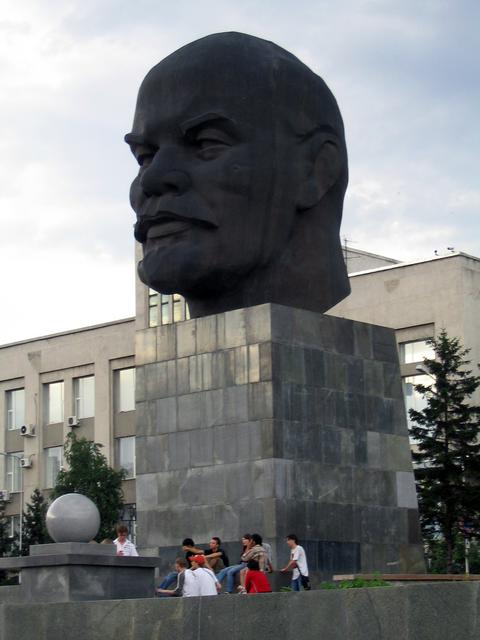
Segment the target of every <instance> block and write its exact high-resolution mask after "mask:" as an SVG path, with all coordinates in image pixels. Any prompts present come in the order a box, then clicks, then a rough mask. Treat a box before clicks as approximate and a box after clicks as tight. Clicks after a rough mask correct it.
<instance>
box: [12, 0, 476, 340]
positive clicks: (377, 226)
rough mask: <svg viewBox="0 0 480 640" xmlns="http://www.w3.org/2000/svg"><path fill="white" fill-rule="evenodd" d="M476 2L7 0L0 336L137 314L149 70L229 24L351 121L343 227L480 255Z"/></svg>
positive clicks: (429, 250)
mask: <svg viewBox="0 0 480 640" xmlns="http://www.w3.org/2000/svg"><path fill="white" fill-rule="evenodd" d="M479 24H480V3H479V2H478V0H455V1H454V0H449V1H447V0H390V1H388V0H337V1H335V2H327V1H326V0H295V1H293V0H255V1H251V0H242V1H241V2H239V1H238V0H236V1H235V2H233V1H223V2H222V1H220V0H217V1H214V0H203V1H202V2H194V1H193V0H175V2H166V1H165V0H156V1H154V0H135V1H133V0H60V1H57V0H48V2H45V1H44V0H38V1H36V0H20V1H19V0H14V1H10V0H3V2H2V4H1V9H0V72H1V79H2V90H1V93H0V122H1V123H2V133H1V135H0V150H1V153H0V163H1V170H0V221H1V231H2V233H1V235H0V273H1V279H0V283H1V284H0V286H1V300H2V306H1V310H2V313H1V314H0V343H7V342H11V341H14V340H21V339H25V338H29V337H33V336H37V335H43V334H47V333H53V332H57V331H62V330H67V329H71V328H75V327H78V326H83V325H89V324H95V323H99V322H105V321H109V320H114V319H118V318H122V317H128V316H132V315H133V314H134V260H133V249H134V247H133V239H132V224H133V213H132V212H131V211H130V209H129V204H128V188H129V183H130V181H131V179H132V178H133V176H134V175H135V172H136V169H135V164H134V160H133V158H132V157H131V155H130V153H129V151H128V149H127V147H126V145H125V144H124V143H123V142H122V137H123V134H124V133H125V132H126V131H128V130H129V127H130V125H131V120H132V115H133V109H134V104H135V97H136V91H137V89H138V85H139V83H140V82H141V80H142V78H143V76H144V75H145V73H146V71H147V70H148V69H149V68H150V67H151V66H153V64H155V63H156V62H158V61H159V60H160V59H161V58H163V57H164V56H166V55H168V54H169V53H170V52H172V51H173V50H175V49H176V48H178V47H179V46H181V45H183V44H185V43H187V42H189V41H191V40H194V39H196V38H198V37H201V36H203V35H206V34H208V33H213V32H217V31H228V30H236V31H245V32H248V33H251V34H253V35H257V36H260V37H263V38H267V39H269V40H273V41H275V42H276V43H278V44H280V45H281V46H283V47H285V48H286V49H288V50H290V51H292V52H293V53H294V54H295V55H297V56H298V57H300V58H301V59H302V60H303V61H304V62H306V63H307V64H308V65H309V66H310V67H311V68H312V69H313V70H314V71H316V72H318V73H319V74H320V75H322V76H323V77H324V79H325V80H326V81H327V83H328V84H329V86H330V87H331V89H332V90H333V92H334V93H335V95H336V97H337V100H338V102H339V105H340V107H341V110H342V112H343V117H344V120H345V126H346V133H347V143H348V148H349V157H350V186H349V191H348V195H347V199H346V205H345V211H344V224H343V230H342V235H344V236H346V237H347V238H348V239H349V240H350V241H351V243H352V246H353V247H356V248H361V249H364V250H367V251H372V252H375V253H381V254H384V255H389V256H392V257H396V258H399V259H405V260H416V259H422V258H427V257H429V256H432V255H433V252H434V251H435V250H438V251H439V252H440V253H442V252H446V248H447V246H453V247H455V249H456V250H460V251H464V252H466V253H471V254H474V255H477V256H480V234H479V233H478V229H479V222H478V216H479V214H480V184H479V180H478V173H479V170H478V166H479V161H478V158H477V155H478V151H479V150H480V133H479V131H480V129H479V110H480V73H479V67H480V38H479V36H478V32H479V31H478V30H479Z"/></svg>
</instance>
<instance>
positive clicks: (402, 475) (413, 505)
mask: <svg viewBox="0 0 480 640" xmlns="http://www.w3.org/2000/svg"><path fill="white" fill-rule="evenodd" d="M395 476H396V481H397V483H396V484H397V505H398V506H399V507H404V508H406V509H417V508H418V504H417V490H416V488H415V477H414V475H413V470H412V471H410V472H409V471H397V472H396V474H395Z"/></svg>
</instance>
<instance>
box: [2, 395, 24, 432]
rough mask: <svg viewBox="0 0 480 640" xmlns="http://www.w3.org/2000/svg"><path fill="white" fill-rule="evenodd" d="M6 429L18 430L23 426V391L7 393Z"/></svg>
mask: <svg viewBox="0 0 480 640" xmlns="http://www.w3.org/2000/svg"><path fill="white" fill-rule="evenodd" d="M6 395H7V429H9V430H13V429H20V427H23V425H24V424H25V389H13V390H12V391H7V393H6Z"/></svg>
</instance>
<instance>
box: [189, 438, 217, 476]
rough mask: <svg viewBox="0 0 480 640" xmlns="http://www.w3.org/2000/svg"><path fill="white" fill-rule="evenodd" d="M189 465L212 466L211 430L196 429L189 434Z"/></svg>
mask: <svg viewBox="0 0 480 640" xmlns="http://www.w3.org/2000/svg"><path fill="white" fill-rule="evenodd" d="M190 464H191V465H192V467H205V466H208V465H213V429H197V430H194V431H192V433H191V434H190Z"/></svg>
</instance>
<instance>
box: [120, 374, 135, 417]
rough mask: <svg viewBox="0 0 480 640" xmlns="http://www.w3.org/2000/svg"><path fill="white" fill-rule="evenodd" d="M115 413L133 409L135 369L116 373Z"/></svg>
mask: <svg viewBox="0 0 480 640" xmlns="http://www.w3.org/2000/svg"><path fill="white" fill-rule="evenodd" d="M116 397H117V412H118V413H121V412H122V411H133V410H134V409H135V368H134V367H131V368H130V369H120V370H119V371H116Z"/></svg>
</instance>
